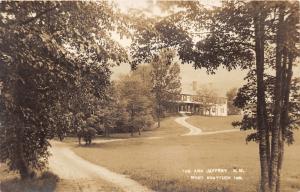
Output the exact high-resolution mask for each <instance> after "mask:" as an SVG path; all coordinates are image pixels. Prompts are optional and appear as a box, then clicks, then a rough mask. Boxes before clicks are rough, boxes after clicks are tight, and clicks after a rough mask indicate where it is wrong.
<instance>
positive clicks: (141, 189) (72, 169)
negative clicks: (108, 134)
mask: <svg viewBox="0 0 300 192" xmlns="http://www.w3.org/2000/svg"><path fill="white" fill-rule="evenodd" d="M51 144H52V147H51V149H50V152H51V153H52V156H51V157H50V158H49V168H50V170H51V171H53V172H54V173H55V174H57V175H58V176H59V177H60V178H62V179H72V180H79V179H85V180H92V179H97V178H100V179H103V180H105V181H107V182H110V183H112V184H114V185H115V186H118V187H120V188H121V189H122V190H123V191H125V192H137V191H138V192H153V191H152V190H150V189H148V188H147V187H145V186H143V185H141V184H139V183H138V182H136V181H134V180H132V179H130V178H128V177H127V176H126V175H122V174H118V173H115V172H112V171H110V170H108V169H107V168H105V167H102V166H99V165H96V164H93V163H91V162H89V161H87V160H84V159H82V158H81V157H79V156H78V155H76V154H75V153H74V152H73V151H72V150H71V149H69V148H68V147H66V146H64V145H63V144H62V143H59V142H54V141H53V142H51ZM79 184H80V183H79ZM83 190H84V191H89V192H93V191H99V189H96V188H94V189H88V190H85V189H83Z"/></svg>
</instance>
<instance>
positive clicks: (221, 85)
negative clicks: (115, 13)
mask: <svg viewBox="0 0 300 192" xmlns="http://www.w3.org/2000/svg"><path fill="white" fill-rule="evenodd" d="M201 1H202V3H203V4H205V5H206V6H208V7H210V6H219V5H220V1H219V0H201ZM116 3H117V4H118V6H119V7H120V9H121V11H123V12H127V11H128V10H129V9H131V8H134V9H140V10H141V11H144V12H147V13H148V14H150V15H151V14H152V15H161V14H162V12H161V11H160V9H159V7H158V6H156V5H155V3H156V1H151V0H138V1H137V0H116ZM113 37H114V38H115V39H116V40H118V41H119V42H120V44H122V45H123V46H128V45H129V44H130V40H128V39H122V40H120V39H119V38H118V35H117V34H113ZM112 72H113V74H112V79H113V80H115V79H118V77H119V76H120V74H126V73H129V72H130V66H129V64H121V65H120V66H117V67H113V68H112ZM293 72H294V76H297V77H300V64H298V66H297V67H296V68H294V71H293ZM246 73H247V71H245V70H240V69H236V70H233V71H230V72H229V71H227V70H226V69H224V68H219V69H218V70H217V71H216V74H214V75H208V74H207V73H206V70H205V69H197V70H195V69H194V68H193V66H192V65H190V64H182V65H181V74H180V75H181V78H182V87H183V90H185V89H188V87H189V86H191V84H192V82H193V81H197V83H198V85H204V86H210V87H211V88H212V89H214V90H215V91H216V92H217V93H218V96H225V95H226V92H227V91H228V90H230V89H231V88H235V87H236V88H239V87H241V86H242V85H243V84H244V83H245V81H244V77H245V76H246Z"/></svg>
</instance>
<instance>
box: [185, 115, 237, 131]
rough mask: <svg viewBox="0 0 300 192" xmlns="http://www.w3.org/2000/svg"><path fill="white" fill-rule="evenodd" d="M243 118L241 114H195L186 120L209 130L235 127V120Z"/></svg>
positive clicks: (204, 129) (203, 129)
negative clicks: (223, 115)
mask: <svg viewBox="0 0 300 192" xmlns="http://www.w3.org/2000/svg"><path fill="white" fill-rule="evenodd" d="M241 119H242V116H241V115H229V116H226V117H209V116H200V115H195V116H191V117H189V118H188V119H187V120H186V121H187V122H188V123H190V124H191V125H194V126H196V127H199V128H200V129H201V130H202V131H203V132H207V131H219V130H226V129H234V127H233V126H232V125H231V123H232V122H234V121H239V120H241Z"/></svg>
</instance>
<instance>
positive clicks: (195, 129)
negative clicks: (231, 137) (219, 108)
mask: <svg viewBox="0 0 300 192" xmlns="http://www.w3.org/2000/svg"><path fill="white" fill-rule="evenodd" d="M188 118H189V116H186V115H185V114H182V117H177V118H176V119H175V121H176V123H179V124H180V125H182V126H183V127H185V128H187V129H189V132H188V133H185V134H183V135H181V136H193V135H214V134H219V133H231V132H237V131H240V130H239V129H228V130H221V131H208V132H202V130H201V129H200V128H199V127H195V126H193V125H191V124H189V123H188V122H186V119H188Z"/></svg>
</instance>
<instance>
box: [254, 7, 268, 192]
mask: <svg viewBox="0 0 300 192" xmlns="http://www.w3.org/2000/svg"><path fill="white" fill-rule="evenodd" d="M255 3H256V6H255V7H256V8H257V9H258V12H257V13H256V14H255V15H254V28H255V53H256V70H257V72H256V75H257V76H256V77H257V106H256V107H257V117H256V120H257V128H258V133H259V157H260V168H261V182H260V189H261V191H262V192H267V191H268V182H269V169H268V149H269V147H268V144H267V125H266V123H265V122H266V121H265V118H264V117H265V114H266V108H265V84H264V30H265V29H264V25H265V24H264V22H265V17H264V15H263V11H264V10H263V6H264V5H263V4H264V3H263V2H255Z"/></svg>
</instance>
